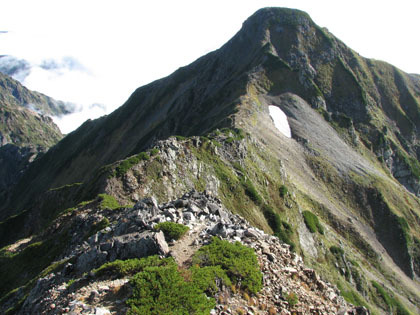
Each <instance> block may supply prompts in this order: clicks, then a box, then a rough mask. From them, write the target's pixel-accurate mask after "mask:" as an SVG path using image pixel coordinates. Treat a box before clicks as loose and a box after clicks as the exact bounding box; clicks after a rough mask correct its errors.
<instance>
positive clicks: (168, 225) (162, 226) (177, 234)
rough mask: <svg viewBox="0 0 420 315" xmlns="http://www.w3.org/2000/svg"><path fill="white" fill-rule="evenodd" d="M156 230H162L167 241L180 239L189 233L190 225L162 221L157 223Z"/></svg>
mask: <svg viewBox="0 0 420 315" xmlns="http://www.w3.org/2000/svg"><path fill="white" fill-rule="evenodd" d="M155 230H157V231H162V232H163V234H164V235H165V239H166V240H167V241H171V240H179V239H180V238H181V237H182V236H184V235H185V233H187V231H188V230H189V227H188V226H186V225H183V224H179V223H174V222H162V223H159V224H156V226H155Z"/></svg>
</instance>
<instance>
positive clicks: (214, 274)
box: [190, 266, 232, 295]
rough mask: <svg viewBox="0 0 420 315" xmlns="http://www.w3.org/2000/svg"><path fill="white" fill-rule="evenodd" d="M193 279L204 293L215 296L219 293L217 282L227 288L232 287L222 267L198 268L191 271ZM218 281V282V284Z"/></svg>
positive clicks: (194, 267)
mask: <svg viewBox="0 0 420 315" xmlns="http://www.w3.org/2000/svg"><path fill="white" fill-rule="evenodd" d="M190 270H191V279H192V281H193V282H194V284H195V285H196V286H197V287H198V288H199V289H200V290H201V291H203V292H205V293H207V294H209V295H214V294H216V293H217V292H218V291H219V288H218V287H217V284H216V283H217V282H220V281H221V282H222V284H223V285H224V286H225V287H230V286H231V285H232V282H231V281H230V279H229V277H228V276H227V274H226V271H225V270H223V269H222V268H221V267H220V266H207V267H201V268H200V267H197V266H193V267H192V268H191V269H190ZM216 280H218V281H217V282H216Z"/></svg>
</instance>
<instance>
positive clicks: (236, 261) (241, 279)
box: [193, 237, 262, 293]
mask: <svg viewBox="0 0 420 315" xmlns="http://www.w3.org/2000/svg"><path fill="white" fill-rule="evenodd" d="M193 264H197V265H199V266H201V267H204V266H220V268H222V269H223V270H224V271H225V272H226V274H227V275H228V277H229V278H230V280H231V281H232V282H233V283H234V284H239V283H240V284H241V288H242V289H244V290H248V291H249V292H251V293H257V292H258V291H259V290H261V288H262V273H261V271H260V269H259V266H258V261H257V256H256V255H255V253H254V250H253V249H251V248H249V247H246V246H244V245H242V244H241V243H239V242H236V243H235V244H231V243H229V242H228V241H222V240H220V239H218V238H216V237H213V240H212V242H211V243H210V244H209V245H205V246H203V247H201V248H200V249H199V250H198V251H197V252H196V253H195V255H194V256H193Z"/></svg>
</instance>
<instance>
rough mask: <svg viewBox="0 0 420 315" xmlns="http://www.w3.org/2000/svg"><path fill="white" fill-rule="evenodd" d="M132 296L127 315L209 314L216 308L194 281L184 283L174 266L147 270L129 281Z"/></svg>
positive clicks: (128, 301)
mask: <svg viewBox="0 0 420 315" xmlns="http://www.w3.org/2000/svg"><path fill="white" fill-rule="evenodd" d="M130 284H131V285H132V287H133V294H132V296H131V298H130V299H128V300H127V304H128V305H129V306H130V310H129V311H128V312H127V314H142V315H146V314H150V315H164V314H180V315H182V314H185V315H188V314H202V315H204V314H209V312H210V310H211V309H212V308H213V307H214V306H215V305H216V303H215V301H214V299H213V298H207V296H206V295H205V294H204V292H203V291H202V290H200V288H199V287H197V286H196V284H195V282H194V281H192V282H187V281H185V279H184V278H183V277H182V275H181V273H180V272H179V271H178V270H177V266H176V264H175V263H174V264H169V265H168V266H160V267H147V268H145V270H144V271H142V272H139V273H137V274H136V275H135V276H134V277H133V278H132V279H131V280H130Z"/></svg>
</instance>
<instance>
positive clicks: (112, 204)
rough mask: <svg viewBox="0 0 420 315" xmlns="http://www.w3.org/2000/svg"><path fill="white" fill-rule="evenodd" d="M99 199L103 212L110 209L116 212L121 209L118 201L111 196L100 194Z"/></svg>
mask: <svg viewBox="0 0 420 315" xmlns="http://www.w3.org/2000/svg"><path fill="white" fill-rule="evenodd" d="M98 199H99V202H100V206H99V207H100V208H101V209H102V210H104V209H110V210H115V209H118V208H119V207H121V205H120V204H119V203H118V201H117V200H116V199H115V198H114V197H113V196H110V195H107V194H99V195H98Z"/></svg>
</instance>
